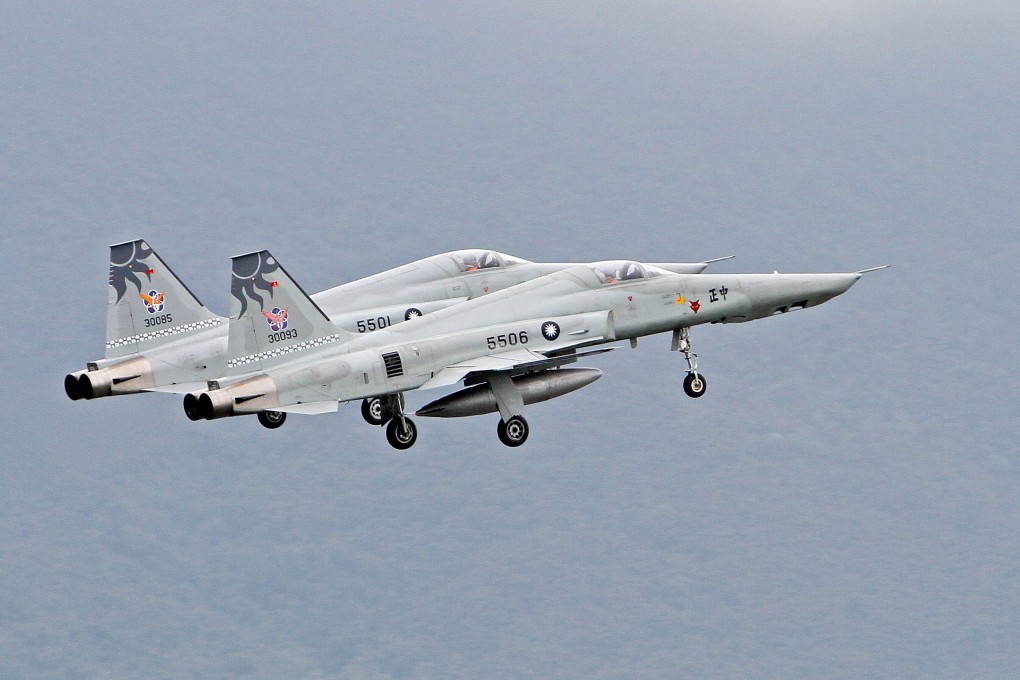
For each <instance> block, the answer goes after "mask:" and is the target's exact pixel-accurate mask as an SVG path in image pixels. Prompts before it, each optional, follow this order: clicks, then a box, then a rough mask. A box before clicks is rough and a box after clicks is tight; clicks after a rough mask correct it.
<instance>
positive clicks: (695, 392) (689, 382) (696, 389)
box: [672, 328, 708, 399]
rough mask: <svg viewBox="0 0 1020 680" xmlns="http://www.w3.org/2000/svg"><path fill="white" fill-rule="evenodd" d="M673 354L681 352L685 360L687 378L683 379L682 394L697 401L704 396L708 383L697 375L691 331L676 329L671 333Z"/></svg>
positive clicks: (695, 355)
mask: <svg viewBox="0 0 1020 680" xmlns="http://www.w3.org/2000/svg"><path fill="white" fill-rule="evenodd" d="M672 349H673V351H674V352H683V355H684V358H685V359H686V360H687V377H686V378H684V392H685V393H686V394H687V396H688V397H692V398H694V399H697V398H698V397H700V396H702V395H703V394H705V390H707V389H708V381H707V380H705V376H703V375H701V374H700V373H698V355H697V354H695V353H694V351H693V350H692V349H691V329H690V328H678V329H677V330H675V331H673V347H672Z"/></svg>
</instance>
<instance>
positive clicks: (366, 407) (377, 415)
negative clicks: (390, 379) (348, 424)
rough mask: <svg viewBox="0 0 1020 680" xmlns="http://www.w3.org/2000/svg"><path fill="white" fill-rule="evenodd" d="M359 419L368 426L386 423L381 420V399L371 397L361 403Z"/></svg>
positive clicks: (383, 419)
mask: <svg viewBox="0 0 1020 680" xmlns="http://www.w3.org/2000/svg"><path fill="white" fill-rule="evenodd" d="M361 417H362V418H364V419H365V422H366V423H368V424H369V425H382V424H384V423H385V422H386V419H385V418H383V406H382V399H379V398H378V397H372V398H371V399H365V400H364V401H362V402H361Z"/></svg>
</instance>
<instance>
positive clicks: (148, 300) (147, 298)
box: [138, 290, 166, 314]
mask: <svg viewBox="0 0 1020 680" xmlns="http://www.w3.org/2000/svg"><path fill="white" fill-rule="evenodd" d="M138 295H139V296H140V297H141V298H142V302H144V303H145V308H146V309H147V310H149V314H156V313H158V312H162V311H163V296H164V295H166V291H165V290H164V291H163V292H162V293H157V292H156V291H154V290H150V291H149V294H148V295H146V294H145V293H141V292H140V293H138Z"/></svg>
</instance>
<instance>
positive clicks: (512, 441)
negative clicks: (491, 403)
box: [496, 416, 528, 446]
mask: <svg viewBox="0 0 1020 680" xmlns="http://www.w3.org/2000/svg"><path fill="white" fill-rule="evenodd" d="M496 434H497V435H499V441H501V442H503V443H504V444H506V445H507V446H520V445H521V444H523V443H524V442H525V441H527V439H528V421H527V420H525V419H524V416H511V417H510V419H509V420H503V419H502V418H500V420H499V425H497V426H496Z"/></svg>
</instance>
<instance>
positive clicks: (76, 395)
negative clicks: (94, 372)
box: [64, 371, 85, 401]
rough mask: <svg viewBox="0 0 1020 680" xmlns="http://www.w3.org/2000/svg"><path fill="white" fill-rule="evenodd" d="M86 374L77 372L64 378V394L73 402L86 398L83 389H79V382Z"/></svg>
mask: <svg viewBox="0 0 1020 680" xmlns="http://www.w3.org/2000/svg"><path fill="white" fill-rule="evenodd" d="M84 372H85V371H75V372H74V373H68V374H67V375H66V376H65V377H64V392H65V393H66V394H67V398H68V399H70V400H71V401H78V400H79V399H82V398H83V397H84V395H83V394H82V393H81V389H80V388H79V387H78V380H79V379H80V378H81V376H82V374H83V373H84Z"/></svg>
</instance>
